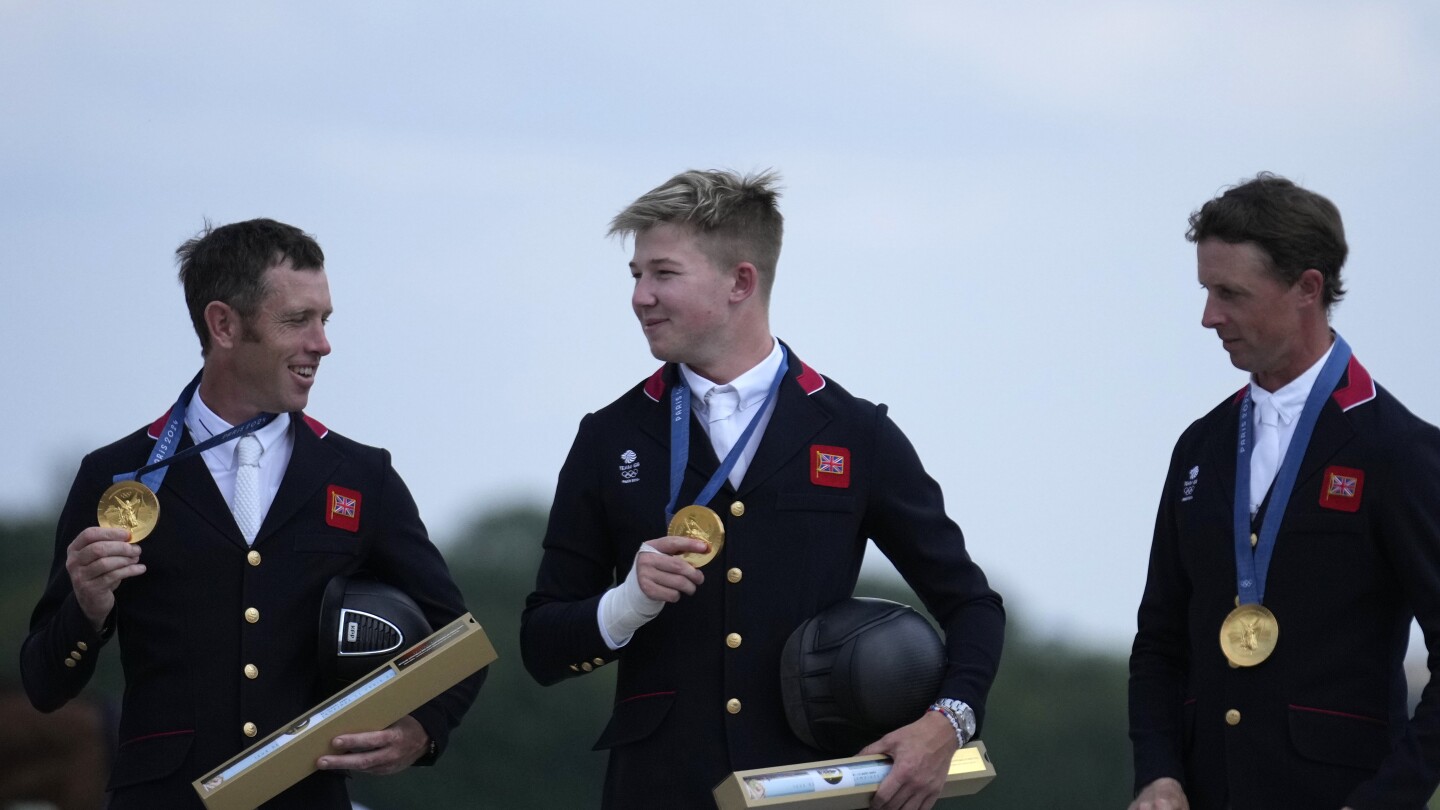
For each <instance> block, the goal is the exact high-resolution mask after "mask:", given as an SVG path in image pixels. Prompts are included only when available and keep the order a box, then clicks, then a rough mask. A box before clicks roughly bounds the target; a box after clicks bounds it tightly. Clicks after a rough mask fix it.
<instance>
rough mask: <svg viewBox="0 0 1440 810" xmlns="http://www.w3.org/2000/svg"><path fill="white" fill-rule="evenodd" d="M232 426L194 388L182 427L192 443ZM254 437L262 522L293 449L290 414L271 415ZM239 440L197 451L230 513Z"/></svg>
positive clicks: (233, 500) (233, 497)
mask: <svg viewBox="0 0 1440 810" xmlns="http://www.w3.org/2000/svg"><path fill="white" fill-rule="evenodd" d="M232 427H234V425H232V424H230V423H229V422H226V421H225V420H224V419H221V418H220V417H219V416H217V415H216V413H215V412H214V411H212V410H210V407H209V406H208V405H206V404H205V402H204V400H202V399H201V398H200V392H199V391H198V390H197V391H196V392H195V396H193V397H191V398H190V406H189V407H188V408H187V409H186V410H185V429H186V430H189V431H190V437H191V438H192V439H194V441H195V443H196V444H200V443H201V442H203V441H205V440H206V439H209V438H210V437H211V436H216V435H219V434H221V433H224V432H225V431H227V430H229V429H230V428H232ZM254 436H255V438H256V439H259V440H260V519H261V522H262V523H263V522H264V519H265V515H266V514H269V512H270V504H271V503H273V502H274V500H275V493H277V492H279V491H280V480H281V479H282V478H284V477H285V468H286V467H289V466H290V456H291V454H292V453H293V452H294V451H295V437H294V436H292V435H290V414H288V413H282V414H280V415H279V416H277V417H275V418H274V419H273V420H271V422H270V424H268V425H266V426H265V427H262V428H260V429H259V430H257V431H255V433H254ZM239 443H240V437H239V436H236V437H235V438H233V439H231V440H230V441H228V442H225V443H223V444H218V445H216V446H214V447H212V448H210V449H208V450H205V451H203V452H201V453H200V457H201V458H203V459H205V466H206V467H208V468H209V469H210V476H211V477H212V478H214V479H215V486H217V487H219V488H220V495H221V496H222V497H224V498H225V504H226V505H227V506H229V507H230V511H231V512H232V513H233V512H234V511H235V469H236V467H238V466H239V465H238V464H237V462H236V459H235V447H236V445H238V444H239Z"/></svg>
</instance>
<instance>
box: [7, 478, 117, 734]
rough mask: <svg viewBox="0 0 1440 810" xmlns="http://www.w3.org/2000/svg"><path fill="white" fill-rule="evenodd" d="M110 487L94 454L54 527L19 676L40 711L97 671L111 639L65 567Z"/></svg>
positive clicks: (70, 694)
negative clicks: (84, 606)
mask: <svg viewBox="0 0 1440 810" xmlns="http://www.w3.org/2000/svg"><path fill="white" fill-rule="evenodd" d="M109 485H110V482H109V480H108V479H106V478H104V477H103V476H100V475H99V474H98V473H97V471H96V465H95V464H94V463H93V461H92V457H91V456H86V458H85V460H84V461H83V462H81V464H80V471H79V472H78V473H77V474H76V476H75V482H74V483H73V484H72V485H71V486H70V494H69V496H68V497H67V498H66V499H65V509H64V510H63V511H62V512H61V513H60V520H59V522H58V524H57V525H56V528H55V552H54V556H53V558H52V559H51V562H50V574H49V578H48V579H47V581H46V584H45V591H44V593H43V594H41V596H40V601H39V603H37V604H36V606H35V611H34V613H32V614H31V616H30V635H29V637H27V638H26V639H25V642H24V644H23V645H21V647H20V676H21V680H22V681H23V682H24V685H25V693H26V695H28V696H29V698H30V702H31V703H32V704H33V705H34V706H35V708H36V709H39V710H40V711H42V712H52V711H55V710H56V709H58V708H60V707H61V706H64V705H65V703H66V702H67V701H69V700H70V699H71V698H73V697H75V696H76V695H78V694H79V693H80V690H81V689H83V688H84V687H85V684H86V683H88V682H89V681H90V677H91V676H92V675H93V674H94V673H95V663H96V661H97V660H98V659H99V657H100V649H101V647H102V646H103V645H104V644H105V642H106V641H108V640H109V639H110V629H109V626H108V624H109V622H108V620H107V627H106V628H105V631H104V632H97V631H96V630H95V628H94V627H93V626H91V624H90V620H89V619H87V618H86V617H85V613H84V611H82V610H81V609H80V603H79V602H77V601H76V600H75V592H74V590H73V589H72V588H71V586H70V575H69V573H68V572H67V571H66V570H65V556H66V549H67V548H69V546H70V543H71V542H72V541H73V540H74V539H75V536H76V535H78V534H79V533H80V532H81V531H83V530H85V529H86V528H89V527H90V526H94V525H96V523H97V521H96V517H95V504H97V503H99V501H100V496H101V494H103V493H104V491H105V489H106V488H107V487H108V486H109Z"/></svg>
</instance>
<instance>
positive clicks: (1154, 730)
mask: <svg viewBox="0 0 1440 810" xmlns="http://www.w3.org/2000/svg"><path fill="white" fill-rule="evenodd" d="M1176 452H1177V453H1178V445H1177V450H1176ZM1175 469H1176V459H1175V456H1174V455H1172V457H1171V460H1170V473H1169V474H1168V475H1167V476H1166V480H1165V489H1164V490H1163V492H1162V494H1161V498H1160V508H1159V510H1158V513H1157V514H1156V517H1155V533H1154V537H1153V539H1152V540H1151V544H1150V564H1149V571H1148V573H1147V575H1146V578H1145V593H1144V595H1143V596H1142V597H1141V599H1140V609H1139V614H1138V618H1137V630H1136V633H1135V643H1134V646H1133V647H1132V649H1131V652H1130V740H1131V742H1132V744H1133V745H1134V755H1135V790H1136V792H1137V793H1138V792H1139V790H1140V789H1141V788H1143V787H1145V786H1146V785H1148V784H1150V783H1151V782H1153V781H1155V780H1156V779H1159V778H1161V777H1166V776H1169V777H1172V778H1174V779H1176V780H1178V781H1180V782H1182V783H1183V782H1184V780H1185V766H1184V759H1183V755H1182V752H1181V729H1182V726H1183V717H1182V712H1183V708H1184V701H1185V686H1186V679H1187V677H1188V673H1189V670H1190V652H1189V650H1190V648H1189V632H1188V623H1187V619H1186V616H1187V614H1188V607H1187V606H1188V604H1189V602H1190V589H1191V586H1190V582H1189V580H1188V578H1187V577H1186V575H1185V571H1184V568H1183V566H1182V564H1181V560H1180V554H1179V548H1178V541H1179V531H1178V529H1177V526H1176V523H1175V519H1176V516H1175V508H1174V501H1173V499H1172V498H1171V497H1170V493H1172V492H1175V491H1176V490H1175V488H1176V486H1177V481H1176V480H1175Z"/></svg>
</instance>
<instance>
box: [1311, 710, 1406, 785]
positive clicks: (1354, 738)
mask: <svg viewBox="0 0 1440 810" xmlns="http://www.w3.org/2000/svg"><path fill="white" fill-rule="evenodd" d="M1290 744H1291V745H1293V746H1295V751H1296V752H1297V753H1299V754H1300V756H1302V757H1304V758H1306V759H1309V760H1314V761H1315V762H1324V763H1326V764H1328V765H1348V766H1350V767H1352V768H1364V769H1366V770H1370V771H1373V770H1375V769H1376V768H1379V767H1380V762H1381V761H1382V760H1384V759H1385V757H1386V756H1388V755H1389V753H1390V730H1389V728H1388V727H1387V726H1386V724H1385V723H1384V722H1383V721H1381V720H1378V719H1376V718H1373V717H1364V716H1362V715H1358V714H1348V713H1345V712H1336V711H1331V710H1329V709H1316V708H1311V707H1308V706H1291V707H1290Z"/></svg>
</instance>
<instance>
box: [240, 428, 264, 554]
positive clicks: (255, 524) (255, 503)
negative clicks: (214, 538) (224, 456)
mask: <svg viewBox="0 0 1440 810" xmlns="http://www.w3.org/2000/svg"><path fill="white" fill-rule="evenodd" d="M261 451H262V448H261V447H260V440H259V439H257V438H255V436H254V435H253V434H250V433H246V434H245V435H244V436H241V437H240V441H238V442H236V444H235V459H236V461H237V463H238V466H237V467H236V469H235V507H234V512H235V523H236V524H238V525H239V526H240V534H242V535H244V537H245V545H247V546H248V545H250V544H251V543H254V542H255V535H256V534H259V532H260V518H261V515H260V453H261Z"/></svg>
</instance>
